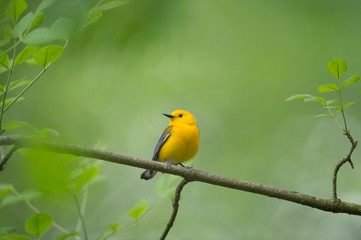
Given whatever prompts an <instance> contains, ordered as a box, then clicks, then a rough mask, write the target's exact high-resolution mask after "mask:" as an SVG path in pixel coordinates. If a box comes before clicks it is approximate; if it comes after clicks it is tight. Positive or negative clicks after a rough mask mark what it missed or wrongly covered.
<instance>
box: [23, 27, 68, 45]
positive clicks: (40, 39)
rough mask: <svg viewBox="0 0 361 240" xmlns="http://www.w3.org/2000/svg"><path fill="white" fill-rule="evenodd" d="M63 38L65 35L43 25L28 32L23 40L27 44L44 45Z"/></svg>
mask: <svg viewBox="0 0 361 240" xmlns="http://www.w3.org/2000/svg"><path fill="white" fill-rule="evenodd" d="M62 39H63V37H62V36H61V35H59V34H57V33H56V32H54V31H53V30H51V29H50V28H47V27H42V28H36V29H34V30H33V31H31V32H30V33H29V34H27V35H26V36H25V37H24V39H23V42H24V43H25V44H27V45H42V44H47V43H51V42H54V41H56V40H62Z"/></svg>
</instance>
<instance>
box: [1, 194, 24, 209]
mask: <svg viewBox="0 0 361 240" xmlns="http://www.w3.org/2000/svg"><path fill="white" fill-rule="evenodd" d="M22 201H23V199H22V198H21V197H18V196H15V195H13V194H8V195H6V196H5V197H4V198H3V200H2V202H1V205H0V207H6V206H9V205H14V204H17V203H20V202H22Z"/></svg>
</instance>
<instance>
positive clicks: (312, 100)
mask: <svg viewBox="0 0 361 240" xmlns="http://www.w3.org/2000/svg"><path fill="white" fill-rule="evenodd" d="M304 101H305V102H320V103H324V104H326V99H324V98H323V97H308V98H305V100H304Z"/></svg>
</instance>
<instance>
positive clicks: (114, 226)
mask: <svg viewBox="0 0 361 240" xmlns="http://www.w3.org/2000/svg"><path fill="white" fill-rule="evenodd" d="M123 227H124V225H122V224H120V223H116V224H113V225H111V226H109V228H108V229H109V230H110V231H112V232H116V231H118V230H119V229H121V228H123Z"/></svg>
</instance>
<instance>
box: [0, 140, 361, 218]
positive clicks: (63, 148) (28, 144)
mask: <svg viewBox="0 0 361 240" xmlns="http://www.w3.org/2000/svg"><path fill="white" fill-rule="evenodd" d="M0 145H15V146H16V147H17V149H20V148H33V149H39V150H43V151H50V152H56V153H65V154H71V155H76V156H83V157H89V158H96V159H101V160H104V161H108V162H113V163H118V164H123V165H128V166H133V167H138V168H144V169H151V170H155V171H158V172H163V173H169V174H173V175H178V176H181V177H183V178H185V179H186V180H187V181H189V182H191V181H197V182H204V183H208V184H212V185H217V186H222V187H226V188H232V189H237V190H241V191H246V192H252V193H256V194H260V195H264V196H268V197H272V198H277V199H282V200H286V201H289V202H294V203H297V204H301V205H304V206H308V207H312V208H316V209H319V210H322V211H327V212H333V213H347V214H350V215H357V216H361V205H359V204H355V203H348V202H342V201H334V200H333V199H322V198H317V197H315V196H310V195H306V194H302V193H298V192H295V191H289V190H285V189H282V188H278V187H273V186H269V185H264V184H259V183H253V182H248V181H244V180H238V179H233V178H228V177H224V176H219V175H215V174H212V173H208V172H203V171H199V170H195V169H188V168H184V167H179V166H173V165H172V166H171V167H170V168H168V167H167V165H166V164H164V163H161V162H156V161H150V160H145V159H140V158H136V157H132V156H126V155H122V154H118V153H115V152H110V151H104V150H99V149H94V148H90V147H85V146H79V145H71V144H64V143H55V142H49V141H44V140H39V139H33V138H29V137H23V136H17V135H9V136H0Z"/></svg>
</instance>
